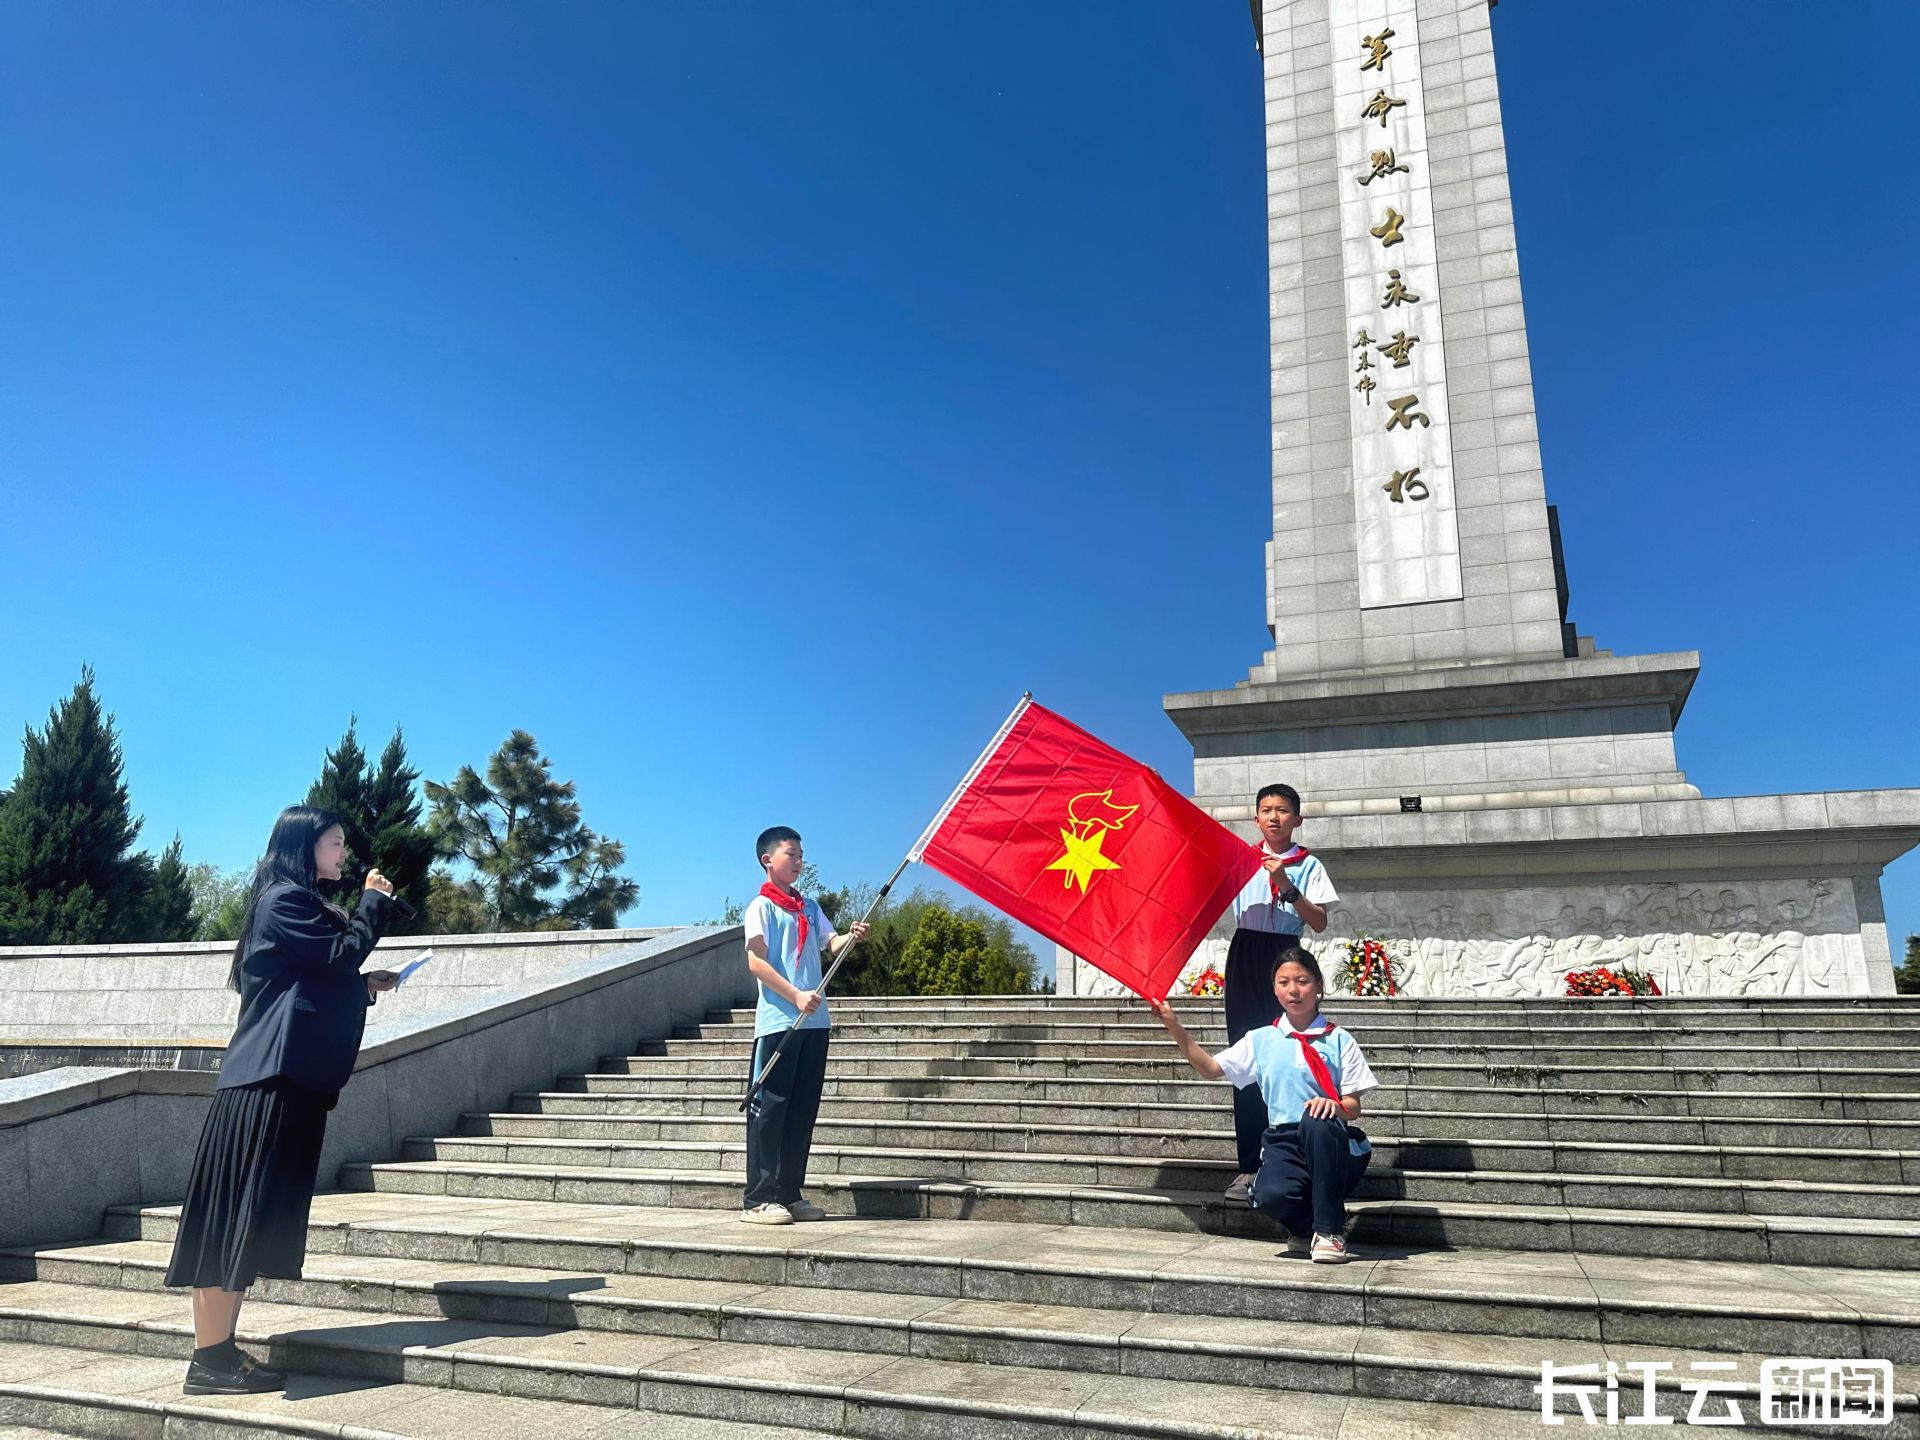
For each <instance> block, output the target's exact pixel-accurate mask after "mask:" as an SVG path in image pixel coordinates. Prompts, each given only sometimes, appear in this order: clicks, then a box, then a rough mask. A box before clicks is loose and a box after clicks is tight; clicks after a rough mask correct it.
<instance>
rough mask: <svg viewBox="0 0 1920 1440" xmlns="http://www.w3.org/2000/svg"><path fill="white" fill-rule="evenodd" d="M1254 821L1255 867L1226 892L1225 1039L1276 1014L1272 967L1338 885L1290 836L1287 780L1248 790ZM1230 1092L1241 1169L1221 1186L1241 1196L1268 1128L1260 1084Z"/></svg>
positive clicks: (1316, 919)
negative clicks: (1229, 936) (1229, 930)
mask: <svg viewBox="0 0 1920 1440" xmlns="http://www.w3.org/2000/svg"><path fill="white" fill-rule="evenodd" d="M1253 807H1254V817H1253V818H1254V824H1256V825H1257V826H1259V828H1260V855H1261V868H1260V869H1259V870H1258V871H1256V872H1255V874H1254V876H1253V878H1252V879H1251V880H1249V881H1248V882H1247V883H1246V885H1245V886H1244V887H1243V888H1242V889H1241V891H1240V893H1239V894H1238V895H1236V896H1234V899H1233V944H1232V945H1231V946H1229V947H1228V950H1227V973H1226V983H1225V992H1226V993H1225V995H1224V996H1223V999H1224V1000H1225V1005H1226V1012H1227V1040H1228V1041H1229V1043H1231V1042H1233V1041H1237V1040H1239V1039H1240V1037H1241V1036H1243V1035H1246V1034H1248V1033H1250V1032H1251V1031H1254V1030H1259V1029H1262V1028H1264V1027H1265V1026H1268V1025H1271V1024H1272V1023H1273V1022H1274V1021H1275V1020H1277V1019H1278V1018H1279V1017H1280V1006H1279V1002H1278V1001H1276V1000H1275V998H1274V994H1273V967H1274V962H1275V961H1276V960H1278V959H1279V958H1280V956H1281V954H1282V953H1284V952H1285V951H1287V950H1289V949H1291V948H1293V947H1294V946H1296V945H1299V944H1300V943H1301V941H1302V940H1303V939H1304V938H1305V937H1304V932H1305V931H1307V930H1312V931H1313V932H1314V933H1315V934H1319V933H1320V932H1321V931H1323V930H1325V929H1326V928H1327V917H1328V916H1329V915H1331V914H1332V913H1333V912H1334V911H1335V910H1338V909H1339V908H1340V895H1339V892H1338V891H1336V890H1335V889H1334V888H1333V881H1332V880H1331V879H1329V878H1328V876H1327V867H1326V866H1324V865H1322V864H1321V863H1320V860H1319V857H1318V856H1315V855H1309V854H1308V853H1307V848H1306V847H1305V846H1304V845H1298V844H1295V843H1294V839H1293V832H1294V831H1295V830H1297V829H1298V828H1299V827H1300V792H1299V791H1298V790H1295V789H1294V788H1293V787H1292V786H1291V785H1266V786H1263V787H1262V788H1261V790H1260V793H1259V794H1258V795H1256V796H1255V797H1254V802H1253ZM1234 1084H1235V1085H1238V1086H1240V1087H1241V1088H1240V1089H1237V1090H1235V1091H1234V1092H1233V1134H1234V1141H1235V1149H1236V1150H1237V1151H1238V1153H1239V1157H1240V1173H1239V1174H1238V1175H1236V1176H1234V1177H1233V1183H1232V1184H1231V1185H1229V1186H1227V1199H1229V1200H1241V1201H1244V1200H1247V1199H1249V1198H1250V1197H1251V1195H1252V1192H1253V1175H1254V1172H1255V1171H1256V1170H1258V1169H1259V1168H1260V1137H1261V1135H1262V1133H1263V1132H1264V1131H1265V1130H1266V1128H1267V1106H1266V1102H1265V1101H1263V1100H1262V1099H1261V1098H1260V1092H1259V1091H1258V1090H1257V1089H1255V1088H1254V1087H1253V1086H1252V1085H1249V1084H1247V1083H1246V1082H1244V1081H1239V1080H1236V1081H1234Z"/></svg>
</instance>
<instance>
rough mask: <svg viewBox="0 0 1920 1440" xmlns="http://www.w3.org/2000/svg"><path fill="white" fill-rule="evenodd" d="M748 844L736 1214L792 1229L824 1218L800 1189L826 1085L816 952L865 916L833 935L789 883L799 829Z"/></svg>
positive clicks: (858, 927)
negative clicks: (748, 1086) (742, 1152)
mask: <svg viewBox="0 0 1920 1440" xmlns="http://www.w3.org/2000/svg"><path fill="white" fill-rule="evenodd" d="M754 850H755V852H756V853H757V854H758V855H759V857H760V867H761V869H762V870H764V871H765V872H766V883H764V884H763V885H761V887H760V893H759V894H758V895H756V896H754V897H753V899H752V900H750V901H748V902H747V908H746V913H745V914H744V915H743V916H742V917H741V923H742V924H743V925H744V926H745V929H746V941H747V968H748V969H749V970H751V971H752V972H753V978H754V980H755V981H757V982H758V983H759V986H760V1003H759V1006H758V1007H757V1008H756V1009H755V1011H754V1017H753V1069H752V1072H751V1073H752V1074H753V1075H754V1076H755V1077H756V1079H758V1080H759V1083H758V1084H757V1085H756V1086H755V1087H754V1089H753V1090H752V1091H751V1093H750V1095H749V1097H748V1100H747V1190H746V1195H745V1197H744V1200H743V1208H742V1209H741V1212H740V1218H741V1219H742V1220H744V1221H746V1222H747V1223H748V1224H750V1225H791V1224H793V1223H794V1221H796V1220H824V1219H826V1217H827V1212H826V1211H825V1210H823V1209H821V1208H820V1207H819V1206H818V1205H816V1204H814V1203H813V1202H812V1201H811V1200H808V1199H807V1198H806V1197H805V1196H803V1195H802V1194H801V1193H800V1189H801V1186H803V1185H805V1184H806V1180H807V1156H808V1153H809V1152H810V1151H811V1150H812V1149H813V1124H814V1121H815V1120H816V1119H817V1118H818V1117H819V1114H820V1094H821V1091H822V1090H824V1089H825V1088H826V1081H827V1040H828V1037H829V1035H830V1034H831V1031H830V1029H829V1023H830V1022H829V1020H828V1016H827V1004H826V996H825V995H823V994H822V993H821V991H822V989H823V988H824V982H823V981H822V978H821V973H820V956H821V954H822V953H823V952H824V953H825V954H827V955H829V956H832V955H838V954H839V953H840V952H841V951H842V950H844V949H846V948H847V947H848V946H849V945H852V944H854V943H856V942H858V941H860V940H864V939H866V937H867V922H866V921H864V920H861V921H856V922H855V923H854V925H853V926H852V927H851V929H850V931H849V933H848V934H846V935H839V934H836V933H834V928H833V922H832V921H830V920H828V919H827V917H826V912H824V911H823V910H821V908H820V906H819V903H818V902H816V901H813V900H809V899H807V898H806V897H805V896H803V895H802V894H801V893H800V892H799V890H798V889H796V888H795V886H796V884H797V882H798V881H799V879H800V871H801V868H802V867H803V866H804V865H805V863H806V858H805V856H804V855H803V853H802V851H801V848H800V832H799V831H797V830H790V829H788V828H787V827H786V826H785V825H775V826H773V827H772V828H770V829H767V830H763V831H762V832H761V834H760V838H759V840H758V841H756V842H755V844H754ZM897 873H898V872H896V874H897ZM887 883H888V884H889V885H891V884H892V883H893V882H892V881H888V882H887ZM882 893H883V894H884V893H885V892H884V891H883V892H882ZM878 903H879V902H878V901H875V904H876V905H877V904H878ZM789 1031H792V1032H794V1033H793V1035H792V1038H791V1039H788V1038H787V1034H788V1032H789ZM783 1042H784V1043H785V1045H786V1052H785V1054H784V1055H783V1057H782V1059H783V1061H784V1063H782V1064H778V1065H774V1066H773V1067H772V1068H771V1070H769V1069H768V1068H767V1062H768V1060H769V1059H770V1058H771V1057H772V1055H773V1052H774V1050H775V1047H777V1046H780V1045H781V1044H782V1043H783Z"/></svg>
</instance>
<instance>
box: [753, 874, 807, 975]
mask: <svg viewBox="0 0 1920 1440" xmlns="http://www.w3.org/2000/svg"><path fill="white" fill-rule="evenodd" d="M760 893H761V894H762V895H763V896H765V897H766V898H767V899H769V900H771V901H772V902H773V903H774V904H775V905H776V906H778V907H779V908H780V909H782V910H784V911H786V912H787V914H789V915H792V916H794V917H795V918H797V919H798V920H799V922H800V936H799V939H798V940H796V941H795V943H794V947H793V958H794V961H795V962H796V963H798V961H799V959H800V957H801V956H802V955H804V954H805V953H806V949H807V902H806V897H804V896H801V895H789V894H788V893H787V892H786V891H784V890H782V889H781V888H780V887H779V886H778V885H776V884H774V883H773V882H772V881H771V880H769V881H767V883H766V884H764V885H762V886H761V887H760Z"/></svg>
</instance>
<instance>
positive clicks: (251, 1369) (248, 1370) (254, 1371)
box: [180, 1350, 287, 1395]
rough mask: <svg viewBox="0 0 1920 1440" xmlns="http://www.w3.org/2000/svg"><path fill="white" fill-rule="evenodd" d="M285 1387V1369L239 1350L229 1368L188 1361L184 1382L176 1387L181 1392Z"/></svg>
mask: <svg viewBox="0 0 1920 1440" xmlns="http://www.w3.org/2000/svg"><path fill="white" fill-rule="evenodd" d="M286 1388H287V1373H286V1371H284V1370H274V1369H271V1368H270V1367H268V1366H265V1365H262V1364H261V1363H260V1362H259V1361H258V1360H255V1359H254V1358H253V1357H252V1356H251V1355H249V1354H247V1353H246V1352H245V1351H244V1350H243V1351H241V1352H240V1364H239V1365H238V1366H237V1367H235V1368H234V1369H232V1370H216V1369H214V1368H213V1366H211V1365H202V1364H201V1363H200V1362H199V1361H198V1360H190V1361H188V1362H187V1383H186V1384H185V1385H183V1386H181V1387H180V1390H181V1393H182V1394H184V1395H265V1394H269V1393H271V1392H272V1391H275V1390H284V1389H286Z"/></svg>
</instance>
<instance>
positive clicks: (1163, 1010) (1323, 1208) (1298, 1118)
mask: <svg viewBox="0 0 1920 1440" xmlns="http://www.w3.org/2000/svg"><path fill="white" fill-rule="evenodd" d="M1325 993H1326V982H1325V980H1324V979H1323V978H1322V977H1321V974H1320V964H1319V962H1318V961H1317V960H1315V959H1314V958H1313V956H1311V955H1309V954H1308V953H1307V952H1306V951H1305V950H1302V949H1300V948H1298V947H1297V946H1294V947H1289V948H1288V949H1286V950H1283V951H1281V953H1280V955H1279V956H1278V958H1277V959H1276V960H1275V961H1274V964H1273V995H1274V999H1275V1000H1277V1001H1278V1002H1279V1003H1280V1008H1281V1011H1282V1012H1283V1013H1282V1014H1281V1016H1280V1018H1279V1019H1277V1020H1275V1021H1274V1022H1273V1023H1272V1024H1271V1025H1266V1026H1262V1027H1261V1028H1260V1029H1258V1030H1250V1031H1248V1032H1247V1033H1246V1034H1245V1035H1243V1036H1242V1037H1241V1038H1240V1039H1238V1040H1236V1041H1235V1042H1234V1043H1233V1044H1231V1045H1229V1046H1228V1047H1227V1048H1226V1049H1225V1050H1222V1051H1221V1052H1220V1053H1219V1054H1218V1055H1209V1054H1208V1053H1207V1052H1206V1051H1205V1050H1204V1049H1202V1048H1201V1046H1200V1042H1199V1041H1197V1040H1195V1039H1194V1038H1193V1037H1192V1036H1191V1035H1189V1034H1188V1033H1187V1031H1186V1029H1185V1027H1184V1026H1182V1025H1181V1023H1180V1022H1179V1020H1178V1019H1176V1018H1175V1016H1174V1013H1173V1007H1172V1006H1170V1005H1168V1004H1167V1003H1165V1002H1164V1001H1162V1002H1160V1003H1158V1004H1155V1003H1153V1002H1151V1001H1149V1002H1148V1005H1149V1008H1150V1009H1152V1011H1153V1013H1154V1015H1155V1017H1156V1018H1158V1019H1159V1021H1160V1023H1161V1024H1162V1025H1164V1026H1166V1027H1167V1032H1168V1033H1169V1034H1170V1035H1172V1036H1173V1039H1174V1043H1176V1044H1177V1045H1179V1047H1180V1049H1181V1051H1182V1052H1183V1053H1184V1054H1185V1055H1186V1057H1187V1063H1188V1064H1189V1065H1191V1066H1193V1068H1194V1070H1195V1072H1196V1073H1197V1074H1199V1075H1200V1076H1201V1077H1202V1078H1203V1079H1207V1080H1226V1081H1228V1082H1230V1083H1232V1084H1234V1085H1258V1086H1259V1088H1260V1096H1261V1098H1262V1099H1263V1100H1264V1101H1265V1102H1266V1106H1267V1129H1266V1133H1265V1134H1264V1135H1263V1136H1262V1137H1261V1147H1260V1169H1259V1172H1258V1173H1257V1174H1256V1175H1255V1176H1254V1181H1253V1196H1252V1199H1253V1206H1254V1208H1255V1209H1256V1210H1264V1211H1266V1212H1267V1213H1268V1214H1269V1215H1271V1216H1273V1217H1274V1219H1276V1220H1278V1221H1279V1222H1280V1223H1281V1224H1282V1225H1284V1226H1285V1227H1286V1228H1287V1234H1288V1240H1287V1253H1288V1254H1290V1255H1300V1254H1306V1253H1308V1244H1307V1239H1306V1237H1307V1235H1308V1234H1309V1233H1311V1235H1312V1236H1313V1242H1312V1247H1311V1254H1312V1258H1313V1259H1315V1260H1317V1261H1319V1262H1321V1263H1322V1264H1338V1263H1340V1262H1341V1261H1343V1260H1345V1259H1346V1258H1347V1242H1346V1201H1347V1197H1348V1196H1349V1195H1351V1194H1352V1193H1353V1192H1354V1189H1355V1188H1356V1187H1357V1186H1358V1185H1359V1183H1360V1177H1361V1176H1362V1175H1364V1174H1365V1173H1366V1169H1367V1163H1368V1161H1369V1160H1371V1159H1372V1158H1373V1146H1372V1144H1371V1142H1369V1141H1368V1139H1367V1137H1366V1134H1365V1132H1363V1131H1362V1130H1360V1129H1359V1127H1358V1126H1357V1125H1355V1124H1354V1122H1355V1121H1356V1120H1358V1119H1359V1118H1360V1097H1361V1096H1362V1095H1365V1094H1366V1093H1367V1092H1368V1091H1369V1090H1372V1089H1374V1088H1375V1087H1376V1086H1377V1085H1379V1083H1380V1082H1379V1081H1378V1080H1376V1079H1375V1078H1374V1075H1373V1070H1372V1068H1371V1067H1369V1066H1368V1064H1367V1057H1366V1056H1365V1055H1364V1054H1363V1053H1361V1050H1360V1042H1359V1041H1357V1040H1355V1039H1354V1038H1353V1036H1351V1035H1350V1034H1348V1033H1347V1032H1346V1031H1345V1030H1342V1029H1340V1028H1339V1027H1337V1026H1336V1025H1335V1024H1334V1023H1333V1022H1332V1021H1331V1020H1328V1019H1327V1018H1326V1017H1325V1016H1324V1015H1322V1014H1321V1013H1320V1000H1321V997H1322V996H1323V995H1324V994H1325Z"/></svg>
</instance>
